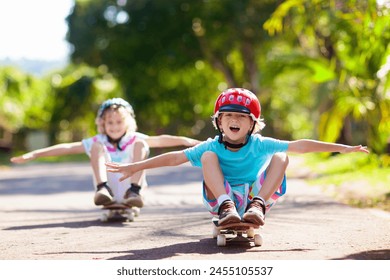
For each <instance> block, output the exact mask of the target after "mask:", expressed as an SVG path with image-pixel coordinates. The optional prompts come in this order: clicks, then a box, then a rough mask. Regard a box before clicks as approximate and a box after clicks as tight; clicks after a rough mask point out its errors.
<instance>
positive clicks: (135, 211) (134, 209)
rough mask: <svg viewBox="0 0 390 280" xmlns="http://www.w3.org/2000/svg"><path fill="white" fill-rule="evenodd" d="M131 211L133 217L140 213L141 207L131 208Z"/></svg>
mask: <svg viewBox="0 0 390 280" xmlns="http://www.w3.org/2000/svg"><path fill="white" fill-rule="evenodd" d="M133 212H134V216H135V217H138V216H139V214H140V212H141V209H139V208H133Z"/></svg>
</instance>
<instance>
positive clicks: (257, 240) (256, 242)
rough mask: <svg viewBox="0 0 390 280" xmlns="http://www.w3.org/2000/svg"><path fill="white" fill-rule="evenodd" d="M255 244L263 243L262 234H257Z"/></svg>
mask: <svg viewBox="0 0 390 280" xmlns="http://www.w3.org/2000/svg"><path fill="white" fill-rule="evenodd" d="M254 238H255V246H261V245H263V237H262V236H261V235H260V234H255V236H254Z"/></svg>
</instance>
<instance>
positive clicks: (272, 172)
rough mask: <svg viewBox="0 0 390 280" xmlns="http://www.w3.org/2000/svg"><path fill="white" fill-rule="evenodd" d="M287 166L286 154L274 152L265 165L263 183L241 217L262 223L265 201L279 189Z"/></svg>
mask: <svg viewBox="0 0 390 280" xmlns="http://www.w3.org/2000/svg"><path fill="white" fill-rule="evenodd" d="M287 166H288V156H287V154H285V153H277V154H275V155H274V156H273V157H272V159H271V162H270V164H269V165H268V167H267V170H266V172H267V176H266V178H265V180H264V182H263V185H262V187H261V189H260V191H259V193H258V195H257V196H255V197H254V198H253V200H252V202H251V203H249V205H248V207H247V210H246V212H245V213H244V215H243V219H244V220H245V221H247V222H251V223H255V224H258V225H264V216H265V210H266V208H265V207H266V205H265V202H266V201H267V200H268V199H270V198H271V196H272V195H273V194H274V193H275V192H276V191H277V190H278V189H279V187H280V185H281V184H282V182H283V178H284V174H285V172H286V168H287Z"/></svg>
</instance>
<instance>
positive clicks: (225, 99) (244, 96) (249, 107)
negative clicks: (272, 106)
mask: <svg viewBox="0 0 390 280" xmlns="http://www.w3.org/2000/svg"><path fill="white" fill-rule="evenodd" d="M221 112H237V113H245V114H248V115H250V116H251V117H252V119H253V120H254V121H259V119H260V115H261V106H260V102H259V100H258V99H257V97H256V95H255V94H254V93H253V92H251V91H249V90H247V89H243V88H230V89H227V90H225V91H223V92H222V93H221V94H220V95H219V96H218V98H217V101H216V102H215V106H214V117H215V118H216V117H218V115H219V113H221Z"/></svg>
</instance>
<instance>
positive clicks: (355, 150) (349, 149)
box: [340, 145, 370, 154]
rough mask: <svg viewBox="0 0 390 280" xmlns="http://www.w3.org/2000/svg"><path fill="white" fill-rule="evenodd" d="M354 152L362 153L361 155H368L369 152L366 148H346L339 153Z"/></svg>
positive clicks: (360, 146)
mask: <svg viewBox="0 0 390 280" xmlns="http://www.w3.org/2000/svg"><path fill="white" fill-rule="evenodd" d="M354 152H363V153H366V154H368V153H370V151H369V150H368V149H367V147H366V146H362V145H359V146H349V147H346V148H345V149H344V150H342V151H340V153H343V154H346V153H354Z"/></svg>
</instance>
